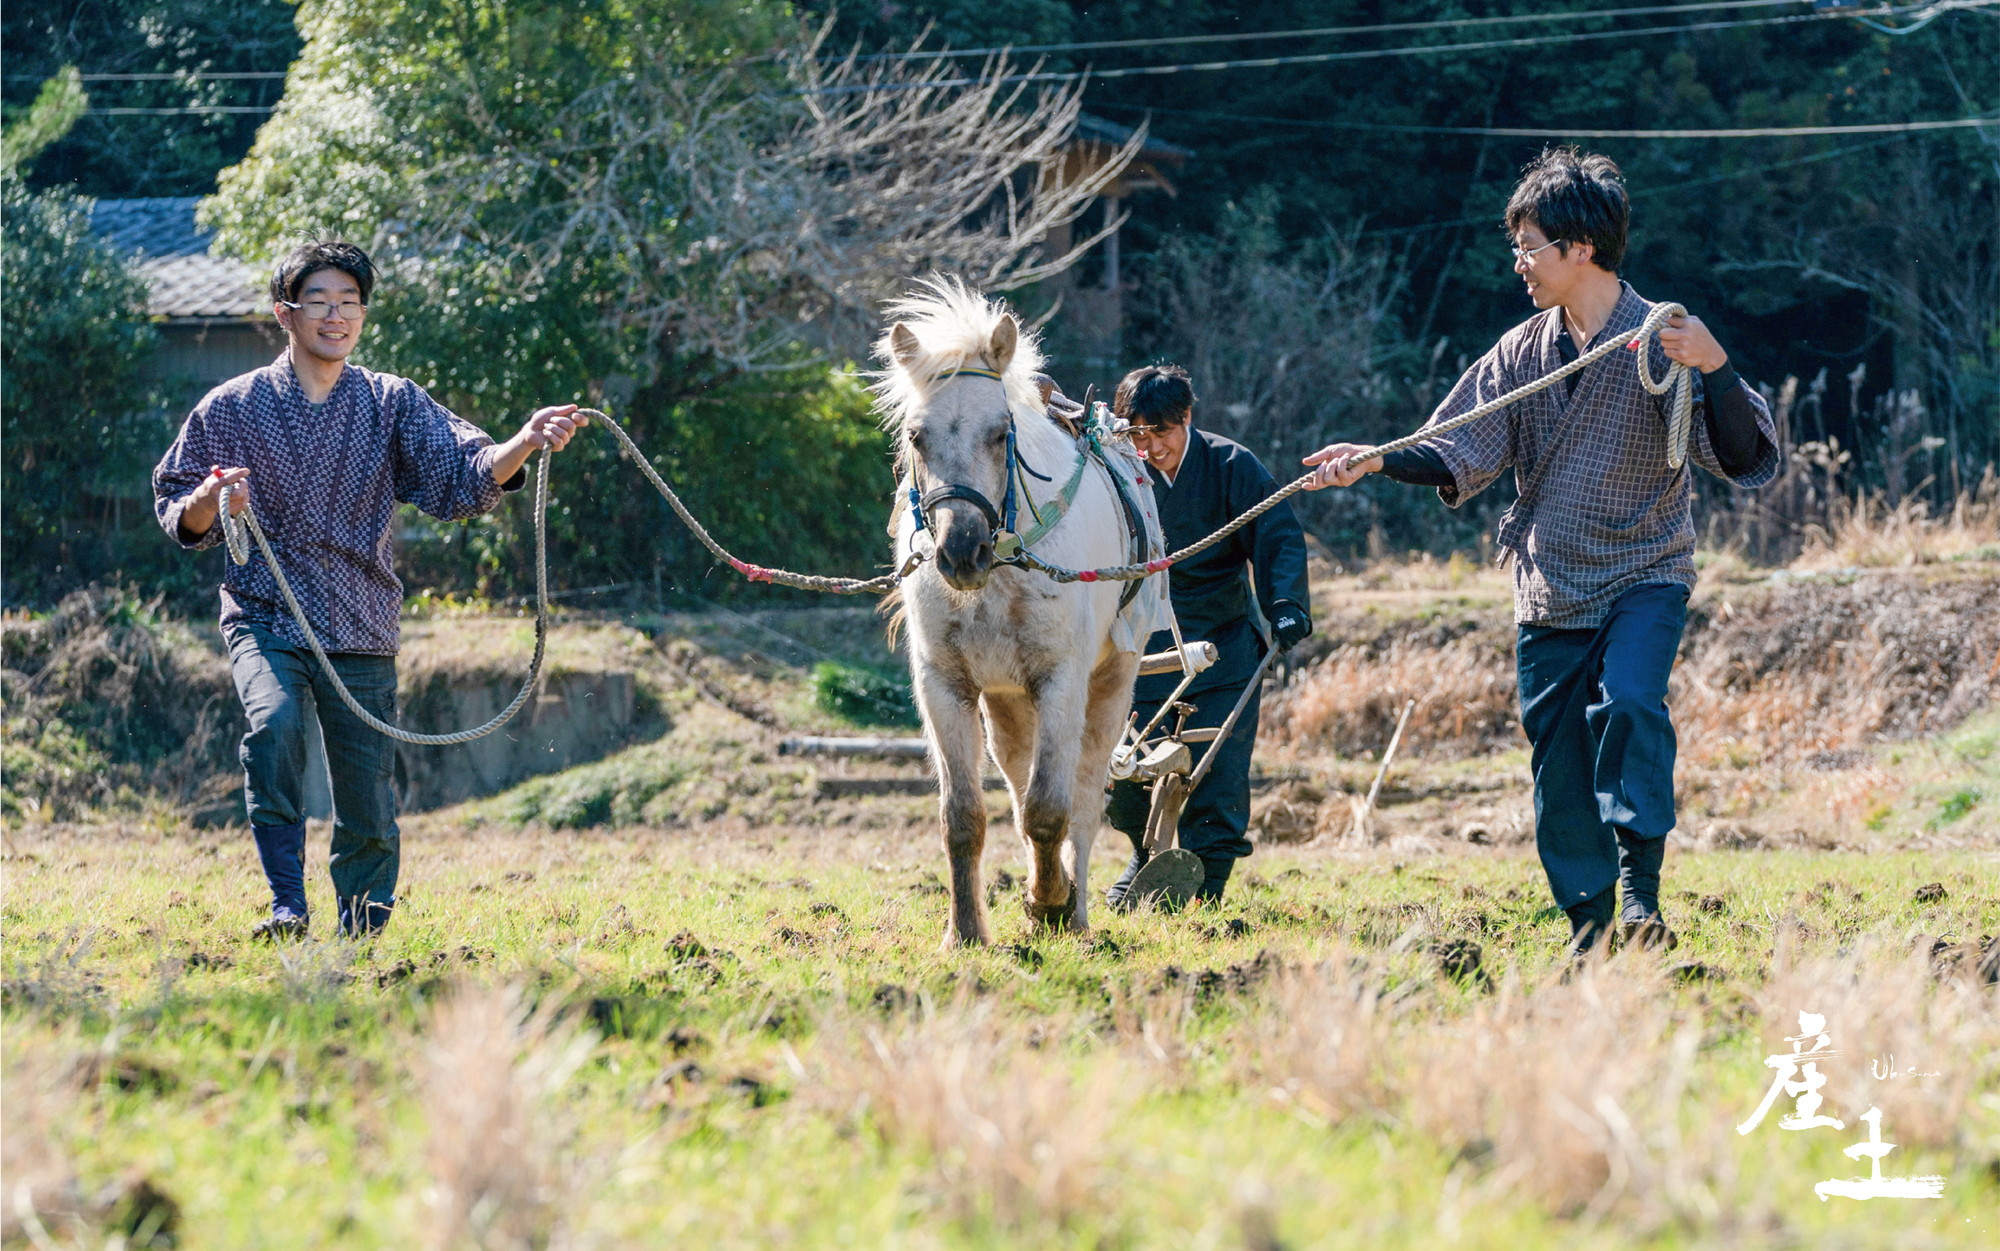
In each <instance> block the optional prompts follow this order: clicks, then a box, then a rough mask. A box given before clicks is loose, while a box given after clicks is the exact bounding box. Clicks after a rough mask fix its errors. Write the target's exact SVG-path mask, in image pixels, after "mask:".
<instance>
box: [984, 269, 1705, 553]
mask: <svg viewBox="0 0 2000 1251" xmlns="http://www.w3.org/2000/svg"><path fill="white" fill-rule="evenodd" d="M1686 315H1687V310H1686V309H1684V308H1682V307H1681V306H1680V305H1678V304H1655V305H1654V306H1653V310H1652V311H1651V312H1650V313H1648V314H1647V315H1646V320H1645V321H1644V322H1642V323H1640V325H1639V328H1638V329H1637V330H1636V331H1634V332H1633V333H1632V334H1631V335H1629V336H1625V335H1620V336H1618V337H1617V338H1613V339H1607V340H1606V341H1604V342H1603V343H1600V344H1598V345H1597V346H1596V347H1594V348H1592V349H1590V350H1589V351H1588V352H1585V353H1584V354H1583V355H1581V356H1579V357H1577V358H1576V359H1575V360H1573V361H1571V362H1569V363H1568V364H1567V365H1564V366H1563V367H1562V368H1561V369H1558V370H1555V371H1554V372H1552V373H1549V374H1545V375H1543V376H1542V377H1540V378H1537V379H1535V381H1533V382H1531V383H1529V384H1528V385H1526V386H1524V387H1520V388H1517V389H1515V390H1513V391H1509V392H1508V393H1507V394H1505V395H1503V396H1500V397H1499V398H1497V399H1492V400H1488V401H1487V402H1486V403H1484V404H1481V405H1479V406H1478V407H1477V408H1474V409H1471V410H1469V411H1467V412H1464V413H1461V414H1459V415H1458V416H1456V417H1453V418H1452V419H1451V420H1449V421H1441V422H1439V423H1438V424H1437V425H1435V426H1426V427H1424V428H1423V429H1421V430H1419V431H1417V432H1416V433H1414V434H1409V435H1405V436H1403V437H1402V438H1400V439H1392V440H1390V441H1389V442H1387V443H1384V444H1382V445H1381V446H1379V447H1371V448H1368V449H1367V450H1365V451H1360V452H1355V453H1353V454H1352V455H1350V456H1349V457H1348V458H1347V460H1348V463H1349V464H1359V463H1361V462H1363V461H1370V460H1374V459H1375V458H1376V457H1377V456H1386V455H1388V454H1389V453H1390V452H1400V451H1402V450H1403V449H1404V448H1410V447H1415V446H1416V445H1417V444H1419V443H1422V442H1425V441H1426V440H1428V439H1433V438H1436V437H1437V436H1438V435H1441V434H1444V433H1446V432H1448V431H1452V430H1456V429H1458V428H1459V427H1460V426H1466V425H1470V424H1472V423H1473V422H1475V421H1478V420H1479V419H1480V418H1481V417H1486V416H1489V415H1491V414H1493V413H1497V412H1499V411H1500V410H1501V409H1503V408H1506V407H1507V406H1508V405H1510V404H1515V403H1518V402H1520V401H1521V400H1524V399H1527V398H1528V397H1529V396H1531V395H1533V394H1535V393H1536V392H1538V391H1545V390H1547V389H1548V388H1550V387H1552V386H1554V385H1555V384H1556V383H1558V382H1560V381H1562V380H1563V379H1564V378H1567V377H1569V376H1570V375H1571V374H1573V373H1576V372H1577V371H1578V370H1581V369H1587V368H1589V367H1590V366H1591V365H1592V364H1595V363H1596V362H1597V361H1600V360H1602V359H1603V358H1604V357H1606V356H1609V355H1610V354H1611V353H1613V352H1615V351H1618V350H1619V349H1620V348H1628V349H1634V350H1637V352H1638V353H1639V381H1640V382H1641V384H1643V385H1644V386H1645V388H1646V390H1648V391H1650V392H1652V393H1653V394H1654V395H1664V394H1665V393H1666V392H1667V390H1668V389H1669V388H1674V389H1675V390H1676V394H1675V397H1674V405H1673V412H1672V414H1671V417H1670V419H1669V422H1668V427H1667V464H1668V465H1669V466H1670V467H1672V468H1675V469H1679V468H1680V467H1681V465H1682V463H1683V462H1684V461H1686V459H1687V440H1688V434H1689V432H1690V430H1691V429H1692V424H1693V421H1692V419H1693V415H1694V390H1693V384H1692V382H1691V381H1690V380H1689V378H1688V367H1687V366H1686V365H1683V364H1681V363H1680V362H1679V361H1674V362H1672V363H1670V364H1669V365H1668V367H1667V376H1666V379H1665V380H1664V381H1662V382H1659V383H1655V382H1654V381H1653V376H1652V371H1651V370H1650V369H1649V368H1648V365H1647V360H1646V355H1647V353H1646V344H1647V342H1648V341H1649V340H1651V339H1653V338H1654V337H1656V336H1657V335H1658V334H1659V333H1660V328H1661V327H1662V326H1664V325H1666V323H1667V319H1668V318H1671V317H1684V316H1686ZM1318 477H1319V471H1318V470H1317V469H1315V470H1314V471H1313V472H1311V473H1309V474H1306V475H1305V476H1304V477H1302V478H1300V479H1299V480H1298V481H1296V482H1293V483H1291V484H1289V485H1287V486H1284V487H1280V488H1279V489H1278V490H1276V491H1273V492H1272V493H1271V494H1269V495H1267V496H1265V497H1264V498H1263V499H1262V500H1260V501H1258V502H1257V504H1255V505H1254V506H1253V507H1251V508H1249V509H1247V510H1245V511H1244V512H1243V513H1242V514H1241V515H1239V516H1238V517H1236V519H1235V520H1233V521H1231V522H1230V523H1229V524H1228V525H1225V526H1223V527H1222V528H1221V529H1220V530H1217V531H1216V532H1215V533H1213V534H1210V535H1206V536H1204V537H1203V538H1200V539H1197V540H1196V541H1194V542H1193V543H1190V544H1188V545H1187V546H1186V547H1183V548H1182V549H1181V550H1179V551H1177V552H1172V553H1169V554H1168V555H1166V556H1162V557H1160V558H1159V559H1157V560H1149V561H1146V562H1144V563H1143V564H1136V565H1112V566H1110V567H1109V568H1104V569H1065V568H1063V567H1062V566H1061V565H1052V564H1050V563H1049V562H1047V561H1045V560H1043V559H1041V558H1040V557H1038V556H1036V555H1035V554H1034V553H1033V552H1026V551H1024V552H1022V553H1020V554H1019V555H1018V556H1016V557H1015V558H1014V562H1015V563H1016V564H1019V565H1021V566H1022V567H1023V568H1027V569H1033V570H1035V571H1036V572H1038V573H1043V574H1047V575H1048V576H1049V577H1050V578H1052V579H1054V580H1055V581H1057V582H1131V581H1134V580H1136V579H1139V578H1145V577H1150V576H1151V575H1153V574H1156V573H1159V572H1162V571H1163V570H1166V569H1171V568H1172V567H1173V566H1175V565H1178V564H1180V563H1181V562H1182V561H1184V560H1187V559H1189V558H1191V557H1194V556H1198V555H1200V554H1201V553H1202V552H1205V551H1207V550H1208V549H1209V548H1211V547H1214V546H1215V545H1216V544H1217V543H1220V542H1222V541H1223V540H1224V539H1226V538H1228V537H1229V536H1230V535H1232V534H1234V533H1236V532H1237V531H1238V530H1241V529H1242V528H1243V527H1244V526H1247V525H1249V524H1250V523H1251V522H1253V521H1255V520H1257V518H1259V517H1262V516H1263V515H1264V514H1265V513H1268V512H1270V511H1271V510H1272V509H1274V508H1276V507H1277V506H1278V505H1280V504H1282V503H1284V502H1285V501H1286V500H1288V499H1290V498H1292V496H1294V495H1297V494H1298V493H1299V492H1300V491H1303V490H1305V489H1306V488H1307V487H1308V486H1310V485H1312V483H1313V482H1314V481H1316V480H1317V479H1318Z"/></svg>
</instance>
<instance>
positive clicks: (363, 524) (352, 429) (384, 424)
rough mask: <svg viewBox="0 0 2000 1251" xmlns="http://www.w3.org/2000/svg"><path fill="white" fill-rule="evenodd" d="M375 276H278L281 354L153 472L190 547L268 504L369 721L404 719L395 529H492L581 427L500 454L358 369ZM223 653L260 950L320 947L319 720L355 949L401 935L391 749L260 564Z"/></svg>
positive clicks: (239, 591)
mask: <svg viewBox="0 0 2000 1251" xmlns="http://www.w3.org/2000/svg"><path fill="white" fill-rule="evenodd" d="M374 288H375V266H374V264H373V263H372V262H370V261H369V259H368V256H367V254H366V253H364V252H363V251H362V250H361V249H360V248H358V247H355V246H354V245H353V244H351V243H339V242H333V241H324V242H316V243H308V244H304V245H302V246H300V247H298V248H296V249H295V250H293V251H292V253H291V254H290V255H288V256H286V257H285V258H284V259H283V260H282V261H280V262H278V267H277V270H276V272H275V273H273V274H272V276H271V299H272V302H273V305H274V307H273V309H272V312H273V313H274V314H275V315H276V316H277V319H278V323H279V324H280V325H281V326H283V327H284V330H285V337H286V340H287V342H286V348H285V351H284V352H283V353H282V354H281V355H280V356H279V357H278V358H277V359H276V360H275V361H272V362H271V363H270V364H269V365H266V366H264V367H263V368H262V369H257V370H252V371H251V372H249V373H247V374H244V375H242V376H240V377H237V378H233V379H231V380H230V381H228V382H225V383H223V384H222V385H221V386H219V387H217V388H215V390H213V391H211V392H209V393H208V394H207V395H206V396H205V397H203V398H202V400H201V402H200V403H198V404H196V405H195V407H194V411H193V412H191V413H189V414H188V419H187V421H186V422H185V423H184V424H183V425H182V426H181V432H180V436H179V437H178V438H176V439H175V440H174V445H173V446H172V447H171V448H169V449H168V450H167V454H166V456H165V457H164V458H163V459H162V460H161V461H160V463H159V465H158V466H157V467H156V468H155V469H154V470H153V495H154V511H155V512H156V513H157V514H158V516H159V520H160V525H161V526H162V527H163V528H165V530H166V532H167V533H168V534H169V535H170V536H172V537H173V538H174V540H175V541H176V542H178V543H180V545H181V546H182V547H185V548H189V549H195V550H199V549H203V548H209V547H214V546H216V545H217V544H218V543H220V542H221V541H222V527H221V526H220V525H218V524H217V513H218V512H219V510H220V505H221V496H222V488H224V487H226V486H238V487H239V488H240V489H239V490H237V491H236V492H234V493H233V495H232V497H231V503H232V509H231V511H232V512H237V513H240V512H242V511H243V510H244V508H246V507H249V506H251V505H252V504H253V501H252V500H251V499H250V498H249V497H250V495H251V494H252V493H253V492H254V494H255V499H254V506H255V507H256V509H257V518H258V520H259V521H260V522H261V523H262V525H263V527H264V530H265V533H266V534H267V535H268V536H269V538H270V540H271V547H272V549H273V550H274V551H276V552H277V553H278V558H279V560H281V561H283V562H284V564H285V576H286V578H287V579H289V580H290V582H291V584H292V589H293V591H294V592H295V593H296V594H297V596H298V599H299V604H300V606H301V607H302V608H303V609H304V610H305V614H306V617H307V619H308V620H309V621H310V622H311V623H312V627H313V630H314V631H315V632H316V633H318V635H319V637H320V642H321V644H322V645H323V646H324V647H325V648H326V650H327V652H328V654H329V656H330V657H331V659H332V661H333V666H334V669H335V670H336V671H337V672H338V673H339V674H340V677H341V680H342V681H343V682H345V683H346V685H347V688H348V689H349V690H350V691H352V692H353V693H354V696H355V698H356V699H358V700H359V701H360V703H361V705H362V706H363V707H364V708H367V709H368V711H369V712H371V713H372V714H374V715H375V716H377V717H380V718H382V719H383V720H385V721H392V720H394V719H395V716H396V650H397V645H398V642H399V637H400V632H399V629H398V624H397V619H398V616H399V614H400V613H401V610H402V606H403V584H402V582H401V580H399V579H398V578H397V577H396V572H395V568H394V555H395V549H394V544H393V542H392V541H391V538H390V532H389V526H390V523H391V521H392V520H393V518H394V516H395V512H396V506H397V505H399V504H414V505H416V506H417V507H418V508H421V509H423V510H424V511H425V512H427V513H429V514H430V515H431V516H433V517H437V518H439V519H440V520H444V521H463V520H466V519H468V518H471V517H477V516H479V515H480V514H481V513H485V512H488V511H490V510H491V509H492V508H493V507H494V506H495V505H497V504H498V503H499V502H500V497H501V496H502V495H503V494H504V493H506V492H509V491H517V490H519V489H520V488H521V486H522V485H523V484H524V483H525V482H526V480H527V473H526V471H525V469H524V466H525V464H526V462H527V459H528V457H529V456H530V455H531V454H532V453H533V452H534V451H535V449H536V448H542V447H546V448H548V449H550V450H551V451H555V450H559V449H561V448H562V447H563V446H564V445H566V444H567V443H568V442H569V440H570V437H571V436H572V435H573V434H575V432H576V430H577V428H578V427H579V426H581V425H583V424H584V421H583V419H582V418H580V417H577V416H576V415H575V414H576V408H577V406H576V405H574V404H562V405H556V406H554V407H549V408H543V409H539V410H537V411H536V412H535V414H534V415H533V416H532V417H530V418H528V420H527V423H526V424H525V425H523V426H522V427H521V429H520V432H519V433H517V434H516V435H515V436H514V437H513V438H511V439H509V440H507V441H506V442H505V443H498V444H496V443H495V442H494V441H493V440H492V438H490V437H489V436H488V435H486V434H485V433H484V432H483V431H481V430H480V429H479V428H478V427H476V426H474V425H472V424H471V423H470V422H468V421H465V420H463V419H462V418H459V417H457V416H454V415H453V414H452V413H451V412H449V411H447V410H446V409H445V408H444V407H443V406H442V405H440V404H439V403H438V402H437V401H436V400H433V399H432V398H431V397H430V396H429V395H428V394H427V393H426V392H425V391H424V389H423V388H422V387H421V386H418V385H417V384H416V383H414V382H412V381H410V380H409V379H408V378H399V377H396V376H395V375H393V374H379V373H375V372H374V371H372V370H368V369H363V368H361V367H360V366H358V365H352V364H349V363H348V360H347V358H348V356H349V355H350V354H351V353H352V352H353V351H354V345H355V343H356V342H357V341H359V339H360V337H361V331H362V326H363V323H364V322H365V321H366V319H367V316H368V297H369V295H370V294H371V293H372V292H373V291H374ZM222 636H223V640H224V642H225V643H226V644H227V645H228V648H229V659H230V668H231V671H232V673H233V676H234V678H235V682H236V693H237V695H238V697H239V698H241V699H242V701H243V711H244V713H245V715H246V716H247V717H248V719H249V732H248V733H247V734H245V735H244V736H243V746H242V750H241V757H242V760H243V776H244V801H245V804H246V806H247V808H248V810H249V817H250V830H251V833H252V834H253V835H254V836H255V838H256V843H257V855H258V858H259V859H260V860H261V861H262V862H263V867H264V876H265V878H266V879H267V881H268V882H269V884H270V888H271V915H270V916H269V917H268V918H267V919H265V920H264V921H263V922H262V923H260V924H259V925H258V926H257V927H256V929H255V930H254V931H253V934H255V935H256V936H258V937H262V938H293V937H300V936H303V935H304V934H305V933H306V930H307V924H308V922H307V917H308V912H307V907H306V891H305V834H306V827H305V811H304V804H305V772H306V759H307V754H306V752H307V734H308V729H307V720H306V718H307V717H309V716H314V715H316V716H317V717H318V720H319V725H320V730H321V733H322V736H323V738H324V740H325V744H326V760H327V767H328V772H329V774H330V775H331V776H330V780H331V782H332V787H333V849H332V858H331V864H330V867H331V870H332V876H333V888H334V898H335V902H336V906H337V911H338V916H339V923H340V928H341V931H342V932H343V933H346V934H350V935H361V934H368V933H373V932H374V931H376V930H379V929H381V928H382V926H383V925H385V924H387V923H388V920H389V915H390V911H391V909H392V908H393V907H394V905H395V899H396V879H397V874H398V871H399V869H400V867H401V850H400V846H401V845H400V834H399V831H398V829H397V826H396V796H395V788H394V781H393V779H394V772H395V760H396V754H395V743H394V742H393V741H391V740H390V739H389V738H388V737H387V736H386V735H383V734H381V733H378V732H377V731H375V730H372V729H370V728H368V726H367V725H366V724H364V723H363V722H362V721H361V720H360V719H359V718H357V717H355V716H354V714H353V713H351V712H350V711H348V709H347V707H346V705H345V704H343V703H342V702H341V701H340V697H339V696H338V695H337V694H335V693H334V690H333V686H332V683H331V682H330V681H328V679H327V676H326V674H325V673H323V672H322V671H321V670H320V668H319V665H318V663H317V661H315V660H314V658H313V654H312V651H311V650H310V648H309V647H308V646H307V644H306V640H305V636H304V635H303V634H302V633H301V632H300V631H299V628H298V626H297V624H296V623H295V622H294V621H293V620H292V616H291V613H290V612H289V611H288V610H287V609H286V607H285V605H284V602H283V597H282V596H281V595H280V594H279V593H278V588H277V583H276V581H275V580H274V579H273V578H272V576H271V571H270V569H269V568H267V567H266V566H265V564H264V560H263V557H262V555H261V554H259V553H257V552H254V551H253V552H252V554H251V557H250V563H248V564H246V565H237V564H235V563H233V562H225V563H224V564H223V577H222Z"/></svg>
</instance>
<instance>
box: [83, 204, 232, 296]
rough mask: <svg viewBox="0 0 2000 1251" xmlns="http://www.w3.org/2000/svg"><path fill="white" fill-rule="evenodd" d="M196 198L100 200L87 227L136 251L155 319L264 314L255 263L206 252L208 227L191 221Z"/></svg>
mask: <svg viewBox="0 0 2000 1251" xmlns="http://www.w3.org/2000/svg"><path fill="white" fill-rule="evenodd" d="M200 202H201V199H200V197H199V196H191V195H190V196H163V197H158V198H153V199H144V200H99V201H98V202H97V207H96V209H95V210H93V211H92V213H91V216H90V227H91V229H92V230H94V231H96V232H97V233H98V234H99V235H101V236H103V237H104V238H105V239H106V240H108V241H110V242H111V243H113V244H115V245H116V246H118V247H120V248H123V249H124V250H126V251H128V252H132V253H136V254H137V257H136V259H137V263H138V267H139V272H140V273H141V274H143V275H144V276H145V279H146V286H147V289H148V291H149V292H150V295H149V296H148V297H147V300H146V311H147V313H149V314H151V315H152V316H154V317H249V316H253V315H257V314H264V315H268V314H269V313H270V311H271V301H270V299H269V297H268V296H267V295H266V294H265V291H264V279H263V275H262V274H260V273H259V272H258V271H257V270H256V268H255V267H253V266H250V265H246V264H244V263H242V262H241V261H231V260H224V259H223V258H221V257H219V256H210V255H209V254H208V244H209V240H211V239H213V238H214V237H215V232H214V231H212V230H204V229H202V228H201V227H199V226H197V225H195V220H194V209H195V205H197V204H199V203H200Z"/></svg>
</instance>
